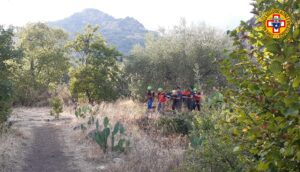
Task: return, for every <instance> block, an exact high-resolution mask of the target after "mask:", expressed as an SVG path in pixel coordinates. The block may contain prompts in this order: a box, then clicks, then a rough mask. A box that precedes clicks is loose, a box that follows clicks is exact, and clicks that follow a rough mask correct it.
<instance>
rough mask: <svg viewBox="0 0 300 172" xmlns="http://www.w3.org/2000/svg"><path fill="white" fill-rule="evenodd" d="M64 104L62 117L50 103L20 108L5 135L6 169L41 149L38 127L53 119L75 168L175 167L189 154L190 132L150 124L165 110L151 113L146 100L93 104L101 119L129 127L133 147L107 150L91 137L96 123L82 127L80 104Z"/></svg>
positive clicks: (1, 164)
mask: <svg viewBox="0 0 300 172" xmlns="http://www.w3.org/2000/svg"><path fill="white" fill-rule="evenodd" d="M64 109H65V110H64V112H63V113H62V114H61V115H60V119H59V120H55V119H54V117H53V116H50V113H49V112H50V108H23V107H22V108H15V109H14V110H13V113H12V115H11V117H10V119H9V121H10V122H11V123H12V127H11V128H10V129H9V130H8V132H5V133H3V134H2V135H1V137H0V142H1V145H0V155H1V156H0V171H22V169H23V168H24V166H26V161H25V160H26V157H27V155H31V154H30V152H32V150H33V149H35V147H34V146H33V145H34V144H33V142H34V140H35V139H36V138H35V135H34V133H36V132H35V131H36V130H38V129H40V128H41V127H46V126H49V125H50V126H53V127H55V130H56V131H57V132H56V133H57V140H58V141H59V142H60V146H61V147H62V148H60V149H61V150H62V151H63V154H64V155H65V157H67V158H68V161H67V162H66V163H67V166H68V167H69V168H70V169H77V170H79V171H85V172H94V171H95V172H96V171H116V172H117V171H125V172H126V171H143V172H147V171H155V172H160V171H171V170H172V169H174V168H176V167H177V166H178V165H179V163H180V162H181V161H182V159H183V151H184V148H185V145H186V138H185V137H182V136H180V135H169V136H163V135H162V134H161V133H160V131H158V130H156V129H155V127H151V125H146V124H147V122H152V123H153V121H155V120H156V119H157V118H158V117H159V115H158V114H152V115H151V116H149V118H145V109H144V106H143V104H140V103H136V102H133V101H132V100H119V101H117V102H114V103H102V104H99V105H94V106H93V110H94V111H93V113H94V115H95V117H96V118H97V119H99V120H100V121H101V122H100V124H102V120H103V118H104V117H106V116H107V117H108V118H109V120H110V124H111V125H114V124H115V123H116V122H117V121H119V122H121V123H122V124H123V125H124V127H125V128H126V134H127V138H128V139H129V140H130V147H129V149H128V150H127V151H125V152H124V153H116V152H111V151H109V152H108V153H106V154H105V153H103V152H102V150H101V148H100V147H99V145H97V144H96V143H95V142H94V141H93V140H92V139H91V138H89V137H88V133H89V132H91V131H92V130H94V129H95V126H94V125H92V126H91V127H90V128H88V129H87V130H85V131H82V130H81V129H78V126H80V124H81V123H84V122H86V119H78V118H76V117H75V115H74V107H71V106H70V107H65V108H64ZM96 109H98V110H96ZM141 121H142V122H141ZM143 122H144V123H143ZM144 124H145V126H143V125H144ZM145 129H146V130H145ZM45 146H47V145H45ZM48 146H49V145H48Z"/></svg>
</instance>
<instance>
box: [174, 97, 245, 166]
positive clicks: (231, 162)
mask: <svg viewBox="0 0 300 172" xmlns="http://www.w3.org/2000/svg"><path fill="white" fill-rule="evenodd" d="M194 115H195V116H194V120H193V125H192V126H193V129H192V130H191V131H190V134H189V139H190V147H189V148H188V150H187V151H186V153H185V160H184V162H183V163H182V164H181V166H180V167H179V168H178V169H177V171H190V172H193V171H216V172H217V171H243V170H245V169H247V167H248V166H246V165H245V164H243V163H242V161H241V160H240V159H239V158H238V157H237V154H238V152H236V151H237V150H236V149H237V148H236V144H235V143H234V141H235V140H234V139H233V136H232V134H231V132H230V131H229V130H228V129H227V128H226V127H225V125H224V123H226V117H225V116H224V113H223V110H222V109H220V108H218V107H210V104H209V103H207V104H204V105H203V106H202V109H201V112H198V113H195V114H194ZM248 165H249V164H248Z"/></svg>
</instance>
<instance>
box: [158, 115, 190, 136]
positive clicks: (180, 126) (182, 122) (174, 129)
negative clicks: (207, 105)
mask: <svg viewBox="0 0 300 172" xmlns="http://www.w3.org/2000/svg"><path fill="white" fill-rule="evenodd" d="M192 119H193V115H192V114H190V113H183V114H177V115H174V116H162V117H160V118H159V119H158V120H157V121H156V122H155V126H156V128H157V129H159V130H161V131H162V133H163V134H166V135H168V134H174V133H178V134H183V135H187V134H189V131H190V130H191V128H192Z"/></svg>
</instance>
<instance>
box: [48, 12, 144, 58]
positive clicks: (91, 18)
mask: <svg viewBox="0 0 300 172" xmlns="http://www.w3.org/2000/svg"><path fill="white" fill-rule="evenodd" d="M48 24H49V26H51V27H58V28H62V29H64V30H65V31H67V32H69V33H70V34H71V36H74V35H75V34H76V33H79V32H82V31H83V29H84V27H85V26H86V25H87V24H91V25H100V32H101V33H102V35H103V37H104V38H105V39H106V41H107V42H108V43H109V44H112V45H114V46H115V47H116V48H117V49H118V50H119V51H120V52H122V53H123V54H125V55H128V54H129V52H130V50H131V48H132V47H133V45H135V44H141V45H144V37H145V34H146V33H148V32H149V31H148V30H147V29H146V28H145V27H144V26H143V24H141V23H140V22H139V21H137V20H136V19H134V18H132V17H126V18H114V17H112V16H110V15H108V14H106V13H104V12H102V11H99V10H97V9H91V8H89V9H85V10H83V11H81V12H78V13H75V14H73V15H72V16H70V17H67V18H65V19H62V20H58V21H52V22H48Z"/></svg>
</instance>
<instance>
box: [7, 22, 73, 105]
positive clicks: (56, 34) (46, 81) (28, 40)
mask: <svg viewBox="0 0 300 172" xmlns="http://www.w3.org/2000/svg"><path fill="white" fill-rule="evenodd" d="M18 36H19V37H18V38H19V39H18V40H17V43H18V47H19V48H20V49H22V50H23V58H21V59H20V60H17V61H11V62H10V64H11V65H12V66H13V69H12V74H13V76H12V79H13V81H14V86H15V88H16V91H17V93H16V102H18V103H21V104H24V105H31V104H33V103H35V102H36V101H39V97H40V96H41V95H42V96H45V95H47V94H48V93H49V90H51V89H54V88H55V85H57V84H59V83H61V82H62V79H63V76H64V74H66V73H67V70H68V66H69V58H68V56H67V54H66V50H65V47H64V45H65V43H66V41H67V38H68V36H67V34H66V33H65V32H63V31H62V30H60V29H52V28H50V27H48V26H47V25H46V24H44V23H35V24H28V25H27V26H26V27H25V28H21V30H20V31H19V33H18Z"/></svg>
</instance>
